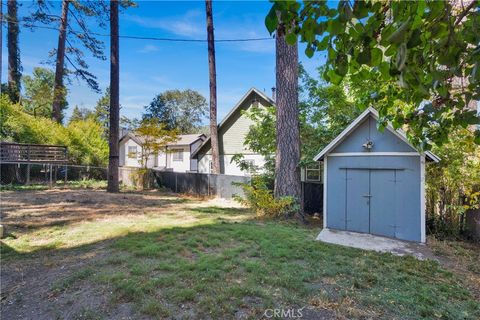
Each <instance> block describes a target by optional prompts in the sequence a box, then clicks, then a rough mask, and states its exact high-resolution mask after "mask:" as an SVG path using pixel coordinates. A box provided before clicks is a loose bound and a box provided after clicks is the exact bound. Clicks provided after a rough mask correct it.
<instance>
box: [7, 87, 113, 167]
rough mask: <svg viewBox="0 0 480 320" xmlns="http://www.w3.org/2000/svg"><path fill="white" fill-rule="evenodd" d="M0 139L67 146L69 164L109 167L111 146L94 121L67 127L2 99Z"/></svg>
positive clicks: (87, 120) (71, 124)
mask: <svg viewBox="0 0 480 320" xmlns="http://www.w3.org/2000/svg"><path fill="white" fill-rule="evenodd" d="M0 123H1V125H0V139H1V140H2V141H14V142H19V143H35V144H56V145H64V146H67V147H68V155H69V163H72V164H80V165H106V164H107V161H108V144H107V140H106V139H105V137H104V136H103V130H102V127H101V125H100V124H98V123H97V122H96V121H95V120H94V119H92V118H88V119H85V120H76V121H71V122H70V123H69V124H68V126H67V127H64V126H62V125H61V124H59V123H57V122H56V121H53V120H51V119H49V118H44V117H34V116H33V115H31V114H28V113H27V112H25V110H24V108H23V107H22V106H20V105H19V104H14V103H11V102H10V100H9V99H8V97H7V96H6V95H2V96H1V97H0Z"/></svg>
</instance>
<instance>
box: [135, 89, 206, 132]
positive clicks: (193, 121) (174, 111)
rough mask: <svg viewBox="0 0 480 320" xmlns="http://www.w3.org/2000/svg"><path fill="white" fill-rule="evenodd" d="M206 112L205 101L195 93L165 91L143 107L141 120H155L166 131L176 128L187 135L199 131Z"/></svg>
mask: <svg viewBox="0 0 480 320" xmlns="http://www.w3.org/2000/svg"><path fill="white" fill-rule="evenodd" d="M207 112H208V105H207V101H206V99H205V97H203V96H202V95H201V94H200V93H198V92H197V91H194V90H190V89H187V90H167V91H165V92H163V93H161V94H159V95H157V96H156V97H155V98H154V99H153V100H152V102H151V103H150V104H149V105H148V106H145V113H144V115H143V118H144V119H150V118H157V119H158V120H159V121H160V122H161V123H163V124H164V125H165V127H166V128H167V129H174V128H177V129H178V130H179V131H180V133H181V134H187V133H193V132H196V131H198V130H199V129H200V127H201V124H202V120H203V119H204V118H205V116H206V115H207Z"/></svg>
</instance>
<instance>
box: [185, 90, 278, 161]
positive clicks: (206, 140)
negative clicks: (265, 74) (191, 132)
mask: <svg viewBox="0 0 480 320" xmlns="http://www.w3.org/2000/svg"><path fill="white" fill-rule="evenodd" d="M252 94H257V95H258V96H260V97H261V98H263V99H265V100H266V101H267V102H268V103H270V104H272V105H275V101H273V99H272V98H270V97H269V96H267V95H266V94H265V93H263V92H262V91H260V90H258V89H257V88H253V87H252V88H250V90H248V91H247V93H245V94H244V95H243V97H242V98H241V99H240V100H239V101H238V102H237V104H236V105H235V106H234V107H233V108H232V109H231V110H230V112H228V114H227V115H226V116H225V117H224V118H223V119H222V121H220V123H219V124H218V127H217V129H218V130H220V129H221V128H222V127H223V126H225V124H226V123H227V122H228V120H229V119H230V118H232V117H233V116H234V115H235V113H236V112H238V110H240V108H241V106H242V104H243V103H244V102H245V101H247V99H248V98H249V97H250V96H251V95H252ZM209 142H210V137H208V138H207V139H205V141H203V144H202V145H201V146H200V147H198V148H197V150H195V151H194V152H193V153H192V155H191V158H194V157H196V156H197V154H198V153H199V152H200V150H201V149H203V148H204V147H205V145H207V144H208V143H209Z"/></svg>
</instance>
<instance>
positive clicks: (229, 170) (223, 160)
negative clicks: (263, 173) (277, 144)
mask: <svg viewBox="0 0 480 320" xmlns="http://www.w3.org/2000/svg"><path fill="white" fill-rule="evenodd" d="M232 158H233V155H221V156H220V170H221V172H222V174H227V175H234V176H248V175H250V174H249V172H246V171H242V170H241V169H240V168H239V167H238V166H237V164H236V163H235V162H232ZM244 159H245V160H253V161H254V164H255V166H258V167H259V168H263V167H264V165H265V158H264V157H263V156H261V155H259V154H245V155H244ZM211 160H212V155H210V154H205V155H202V156H201V157H200V158H199V160H198V172H200V173H211V172H210V161H211Z"/></svg>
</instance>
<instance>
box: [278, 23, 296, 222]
mask: <svg viewBox="0 0 480 320" xmlns="http://www.w3.org/2000/svg"><path fill="white" fill-rule="evenodd" d="M284 30H285V29H284V27H283V25H282V24H280V25H279V27H278V28H277V32H276V82H277V85H276V86H277V100H276V104H277V110H276V114H277V115H276V119H277V124H276V130H277V141H276V142H277V150H276V157H275V190H274V191H275V197H277V198H278V197H283V196H292V197H294V198H295V199H297V200H298V202H299V203H300V204H301V203H302V190H301V189H302V186H301V182H300V166H299V163H300V126H299V120H298V117H299V113H298V46H297V44H295V45H293V46H290V45H288V44H287V42H286V41H285V32H284ZM300 211H302V210H300ZM300 216H301V218H302V219H303V213H302V212H300Z"/></svg>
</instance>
